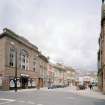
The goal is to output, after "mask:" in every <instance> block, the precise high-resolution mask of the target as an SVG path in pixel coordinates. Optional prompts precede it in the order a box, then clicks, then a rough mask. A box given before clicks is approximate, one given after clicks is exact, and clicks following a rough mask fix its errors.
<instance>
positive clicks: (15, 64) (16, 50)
mask: <svg viewBox="0 0 105 105" xmlns="http://www.w3.org/2000/svg"><path fill="white" fill-rule="evenodd" d="M15 92H17V49H16V48H15Z"/></svg>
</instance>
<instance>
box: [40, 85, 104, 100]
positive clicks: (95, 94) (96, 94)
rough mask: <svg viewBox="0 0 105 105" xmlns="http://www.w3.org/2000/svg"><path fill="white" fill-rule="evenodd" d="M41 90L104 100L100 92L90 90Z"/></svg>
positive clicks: (71, 88) (73, 88)
mask: <svg viewBox="0 0 105 105" xmlns="http://www.w3.org/2000/svg"><path fill="white" fill-rule="evenodd" d="M41 90H43V91H56V92H71V93H73V94H76V95H81V96H88V97H93V98H97V99H104V100H105V95H103V94H102V93H101V92H98V91H96V90H90V89H85V90H77V89H76V87H66V88H58V89H47V88H42V89H41Z"/></svg>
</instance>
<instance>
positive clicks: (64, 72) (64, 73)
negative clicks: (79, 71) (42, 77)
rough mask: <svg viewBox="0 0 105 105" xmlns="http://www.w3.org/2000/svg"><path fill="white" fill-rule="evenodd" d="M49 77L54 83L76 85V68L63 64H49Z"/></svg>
mask: <svg viewBox="0 0 105 105" xmlns="http://www.w3.org/2000/svg"><path fill="white" fill-rule="evenodd" d="M49 65H50V67H49V68H50V69H48V70H49V77H50V81H51V83H52V84H54V85H74V84H75V75H76V74H75V70H74V69H72V68H71V67H66V66H64V65H62V64H49Z"/></svg>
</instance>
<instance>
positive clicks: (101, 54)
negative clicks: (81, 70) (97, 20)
mask: <svg viewBox="0 0 105 105" xmlns="http://www.w3.org/2000/svg"><path fill="white" fill-rule="evenodd" d="M98 87H99V89H100V90H101V91H102V92H103V93H105V4H104V0H103V1H102V10H101V33H100V37H99V51H98Z"/></svg>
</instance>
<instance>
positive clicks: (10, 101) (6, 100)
mask: <svg viewBox="0 0 105 105" xmlns="http://www.w3.org/2000/svg"><path fill="white" fill-rule="evenodd" d="M0 100H1V101H5V102H2V103H0V105H3V104H8V103H12V102H14V101H16V100H14V99H5V98H0Z"/></svg>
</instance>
